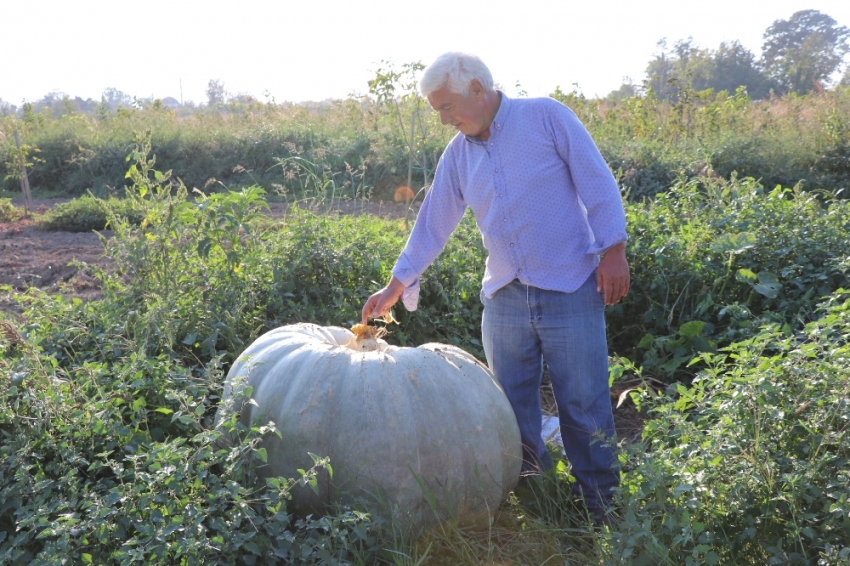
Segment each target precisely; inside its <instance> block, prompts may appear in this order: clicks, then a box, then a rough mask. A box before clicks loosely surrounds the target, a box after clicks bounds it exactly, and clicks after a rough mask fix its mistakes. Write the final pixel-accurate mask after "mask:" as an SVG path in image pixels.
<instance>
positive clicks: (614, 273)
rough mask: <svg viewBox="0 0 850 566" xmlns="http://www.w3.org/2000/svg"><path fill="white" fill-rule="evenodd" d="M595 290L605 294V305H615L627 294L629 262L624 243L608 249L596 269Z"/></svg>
mask: <svg viewBox="0 0 850 566" xmlns="http://www.w3.org/2000/svg"><path fill="white" fill-rule="evenodd" d="M596 290H597V291H598V292H600V293H604V294H605V304H606V305H616V304H617V303H619V302H620V299H622V298H623V297H625V296H626V295H627V294H628V292H629V262H628V261H626V243H625V242H623V243H621V244H617V245H616V246H613V247H612V248H610V249H609V250H608V251H607V252H605V255H604V256H603V257H602V259H601V260H599V267H597V268H596Z"/></svg>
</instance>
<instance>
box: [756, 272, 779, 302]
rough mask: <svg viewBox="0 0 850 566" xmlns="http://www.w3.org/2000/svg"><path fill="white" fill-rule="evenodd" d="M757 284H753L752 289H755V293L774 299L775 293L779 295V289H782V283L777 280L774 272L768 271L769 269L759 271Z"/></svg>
mask: <svg viewBox="0 0 850 566" xmlns="http://www.w3.org/2000/svg"><path fill="white" fill-rule="evenodd" d="M758 278H759V284H758V285H755V286H753V289H755V290H756V292H757V293H760V294H762V295H764V296H765V297H767V298H768V299H774V298H776V296H777V295H779V291H780V290H781V289H782V283H780V282H779V278H778V277H777V276H776V274H774V273H770V272H769V271H761V272H759V275H758Z"/></svg>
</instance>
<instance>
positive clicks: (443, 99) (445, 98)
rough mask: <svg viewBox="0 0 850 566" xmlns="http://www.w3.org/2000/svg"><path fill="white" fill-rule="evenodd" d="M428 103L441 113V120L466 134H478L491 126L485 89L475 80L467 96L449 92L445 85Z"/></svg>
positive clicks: (431, 96) (435, 92)
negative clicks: (486, 110) (485, 99)
mask: <svg viewBox="0 0 850 566" xmlns="http://www.w3.org/2000/svg"><path fill="white" fill-rule="evenodd" d="M428 103H429V104H430V105H431V108H433V109H434V110H436V111H437V112H439V113H440V122H442V123H443V125H444V126H445V125H446V124H451V125H452V126H454V127H455V129H457V130H458V131H459V132H461V133H462V134H464V135H466V136H477V135H479V134H481V132H483V131H484V130H486V129H487V128H489V126H490V124H489V123H488V121H487V116H486V113H485V107H484V89H483V88H482V87H481V85H480V84H479V83H478V81H477V80H473V81H472V84H471V85H470V87H469V94H467V95H466V96H463V95H460V94H457V93H455V92H449V89H448V87H446V86H443V87H441V88H439V89H437V90H435V91H434V92H432V93H431V94H430V95H428Z"/></svg>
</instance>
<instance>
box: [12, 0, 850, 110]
mask: <svg viewBox="0 0 850 566" xmlns="http://www.w3.org/2000/svg"><path fill="white" fill-rule="evenodd" d="M805 9H815V10H819V11H820V12H822V13H825V14H828V15H829V16H831V17H832V18H833V19H835V20H836V21H837V22H838V25H844V26H847V27H850V1H848V0H809V1H804V0H771V1H769V2H768V1H764V0H712V1H710V2H694V3H690V2H683V1H682V0H654V1H644V2H641V1H636V0H605V1H600V0H596V1H587V0H582V1H581V2H578V1H575V0H521V1H519V2H510V3H508V2H481V1H480V0H479V1H468V0H429V1H426V2H404V1H399V0H359V1H357V0H238V1H224V0H212V1H206V2H200V1H195V0H145V1H143V2H116V1H115V0H76V1H70V2H69V1H67V0H27V1H26V2H24V1H19V0H4V1H3V7H2V12H0V13H2V19H3V24H4V25H3V33H2V35H0V52H2V53H3V56H2V57H0V62H2V64H0V99H3V100H5V101H6V102H9V103H12V104H15V105H20V104H21V103H22V102H23V101H24V100H27V101H35V100H38V99H39V98H41V97H42V96H44V95H45V94H47V93H48V92H51V91H61V92H64V93H67V94H69V95H71V96H81V97H83V98H94V99H96V100H99V99H100V95H101V93H102V92H103V90H104V89H106V88H107V87H114V88H117V89H119V90H121V91H123V92H126V93H128V94H130V95H134V96H138V97H140V98H147V97H151V96H153V97H155V98H165V97H167V96H172V97H174V98H176V99H178V100H180V98H181V86H182V98H183V100H185V101H188V100H194V101H195V102H205V101H206V94H205V91H206V88H207V84H208V83H209V81H210V79H218V80H220V81H222V82H223V83H224V87H225V89H226V90H227V91H228V92H229V93H232V94H237V93H246V94H252V95H254V96H255V97H257V98H259V99H260V100H263V101H264V100H265V98H264V96H263V95H264V93H265V92H268V93H270V94H271V95H272V96H274V98H275V99H276V100H277V101H278V102H282V101H284V100H289V101H303V100H324V99H327V98H344V97H346V96H347V95H348V94H349V93H352V92H355V93H365V92H366V91H367V90H368V86H367V81H368V80H369V79H370V78H372V77H373V76H374V71H375V70H376V69H377V68H378V66H379V65H380V62H381V60H386V59H390V60H393V61H395V62H396V63H399V64H400V63H406V62H412V61H419V60H421V61H422V62H423V63H426V64H427V63H430V62H431V61H432V60H433V59H434V58H436V57H437V56H438V55H440V54H441V53H443V52H445V51H468V52H473V53H476V54H478V55H479V56H480V57H481V58H482V59H483V60H484V61H485V62H486V63H487V64H488V66H489V67H490V69H491V71H492V72H493V76H494V78H495V80H496V82H498V83H500V84H502V85H503V86H504V87H506V90H507V92H508V94H514V93H515V92H516V88H515V84H516V83H517V81H519V82H520V83H521V85H522V88H523V89H524V90H526V91H527V92H528V93H529V95H532V96H533V95H545V94H548V93H549V92H551V91H553V90H554V89H555V87H556V86H561V88H562V89H564V90H571V89H572V85H573V83H577V84H578V85H579V87H580V88H581V90H582V92H584V94H585V95H587V96H589V97H592V96H605V95H606V94H608V93H609V92H610V91H612V90H614V89H617V88H619V86H620V84H621V83H622V80H623V78H624V77H626V76H629V77H631V78H632V79H634V80H635V81H637V82H639V81H640V80H641V79H643V78H644V70H645V68H646V65H647V63H648V62H649V61H650V59H651V58H652V57H653V55H654V54H655V53H657V52H658V46H657V43H658V41H659V40H660V39H662V38H667V40H668V45H670V46H672V45H673V44H674V43H675V42H676V41H677V40H679V39H687V38H688V37H693V40H694V43H695V45H697V46H699V47H703V48H712V49H716V48H717V47H718V45H719V44H720V42H721V41H733V40H739V41H740V42H741V43H742V44H743V45H744V46H745V47H746V48H748V49H749V50H750V51H752V52H753V53H754V54H755V55H756V56H759V55H760V53H761V45H762V35H763V34H764V31H765V30H766V29H767V28H768V26H770V24H772V23H773V22H774V21H775V20H778V19H788V18H790V17H791V15H792V14H793V13H794V12H796V11H799V10H805ZM848 59H850V58H848Z"/></svg>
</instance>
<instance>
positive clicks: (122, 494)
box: [0, 299, 375, 565]
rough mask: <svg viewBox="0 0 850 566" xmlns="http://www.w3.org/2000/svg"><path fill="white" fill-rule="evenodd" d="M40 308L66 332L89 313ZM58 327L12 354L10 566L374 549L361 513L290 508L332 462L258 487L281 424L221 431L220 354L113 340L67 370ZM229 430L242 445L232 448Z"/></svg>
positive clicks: (0, 550)
mask: <svg viewBox="0 0 850 566" xmlns="http://www.w3.org/2000/svg"><path fill="white" fill-rule="evenodd" d="M35 306H37V308H51V307H52V308H53V309H54V311H64V313H65V316H63V317H62V318H63V319H64V320H61V322H60V321H57V322H59V323H60V324H61V323H64V324H68V323H73V321H74V319H75V318H77V319H78V317H79V316H80V315H81V314H82V313H81V312H80V308H79V305H77V306H76V307H74V308H71V309H68V308H67V307H64V306H63V305H61V303H53V304H51V301H50V300H48V299H40V300H39V301H38V302H37V305H35ZM56 331H57V328H56V327H54V326H52V325H51V324H50V323H49V322H48V321H42V324H40V325H39V326H38V327H37V328H31V329H30V330H28V331H26V332H25V333H24V335H23V336H21V340H20V341H19V342H18V343H17V344H15V345H12V346H9V345H6V346H0V347H2V348H4V349H5V350H6V351H5V352H4V357H3V358H2V362H0V363H2V365H3V368H2V369H3V371H0V385H2V391H3V393H2V395H0V434H2V437H3V442H2V443H0V500H2V501H3V505H2V507H0V561H2V562H3V563H4V564H11V565H15V564H32V563H36V564H55V563H61V562H65V561H72V562H74V563H80V564H86V563H94V564H131V563H139V562H142V563H146V564H210V563H220V564H257V563H267V562H268V561H270V560H283V561H290V562H291V561H295V562H298V563H303V564H330V563H341V562H344V561H345V560H346V558H348V559H351V557H352V556H353V555H361V556H362V555H363V554H366V555H368V554H369V552H373V551H374V549H372V547H373V546H374V540H375V539H374V535H373V534H372V533H371V532H370V520H369V517H368V516H366V515H364V514H362V513H358V512H356V511H353V510H342V511H341V512H340V513H339V514H338V515H336V516H331V517H326V518H324V519H309V518H308V519H306V520H297V519H295V518H294V517H292V516H290V515H288V514H287V512H286V501H287V500H288V498H289V492H290V490H291V489H292V488H293V487H294V486H295V485H296V484H299V483H300V484H303V485H307V484H310V483H311V482H312V481H314V479H315V474H316V473H317V471H318V469H319V468H320V467H321V466H323V465H324V464H325V463H323V462H318V463H317V465H316V466H315V467H314V468H312V469H310V470H305V472H304V474H303V476H301V477H297V478H290V479H287V478H273V479H271V480H269V481H268V482H267V483H266V484H264V485H262V484H258V483H257V481H256V474H255V468H256V467H257V466H259V465H262V464H263V462H264V460H265V454H264V451H263V450H262V449H261V448H259V442H260V440H261V439H262V438H263V436H265V435H268V434H273V427H271V426H266V425H263V426H260V425H258V426H257V427H254V428H250V429H247V428H245V427H242V426H241V425H239V424H238V419H236V418H235V415H234V417H233V418H230V419H227V418H225V419H223V423H222V425H221V427H220V428H219V430H213V428H212V418H213V415H214V413H215V409H216V406H215V404H216V401H217V399H218V397H219V395H220V394H221V383H222V380H223V375H222V367H221V364H220V363H219V360H218V359H217V358H216V359H213V360H212V361H211V362H210V363H209V364H207V365H205V366H200V365H199V366H195V367H191V368H190V367H186V366H183V365H182V364H180V363H179V362H178V361H177V360H175V359H173V358H170V357H168V356H165V355H162V354H160V355H157V356H146V355H144V354H143V353H140V352H136V351H130V350H128V348H130V349H132V347H133V345H132V343H129V342H128V341H127V338H126V336H122V335H121V334H120V333H114V334H113V333H108V334H104V333H101V334H99V335H98V336H97V341H98V343H99V344H100V346H101V349H100V350H99V351H98V352H94V351H93V352H90V353H89V355H87V356H75V357H74V358H73V359H71V360H69V361H67V362H65V363H60V362H59V361H58V360H56V359H55V358H53V357H51V356H49V355H45V354H44V353H43V352H42V350H41V344H42V343H43V342H44V341H46V340H49V337H50V336H51V334H52V333H54V332H56ZM83 331H85V330H83ZM85 358H89V359H85ZM222 433H227V434H228V435H229V437H230V438H237V439H239V440H238V442H236V443H233V444H229V445H225V444H223V443H222V442H220V441H219V437H220V435H221V434H222ZM370 549H372V550H370Z"/></svg>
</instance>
